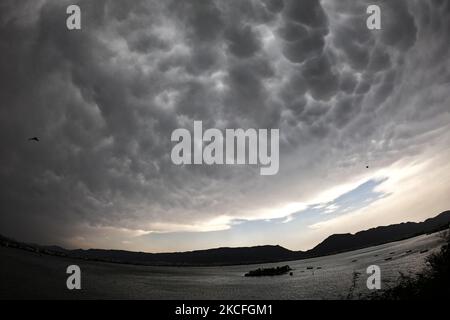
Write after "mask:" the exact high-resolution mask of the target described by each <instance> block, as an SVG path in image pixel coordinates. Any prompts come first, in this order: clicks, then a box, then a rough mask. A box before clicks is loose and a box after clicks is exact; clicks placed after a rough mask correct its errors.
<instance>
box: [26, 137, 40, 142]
mask: <svg viewBox="0 0 450 320" xmlns="http://www.w3.org/2000/svg"><path fill="white" fill-rule="evenodd" d="M28 141H36V142H39V138H38V137H33V138H28Z"/></svg>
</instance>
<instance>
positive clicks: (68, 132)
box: [0, 0, 450, 247]
mask: <svg viewBox="0 0 450 320" xmlns="http://www.w3.org/2000/svg"><path fill="white" fill-rule="evenodd" d="M377 3H378V4H379V5H380V7H381V10H382V30H376V31H371V30H368V29H367V28H366V18H367V14H366V7H367V6H368V5H369V4H372V2H369V1H358V2H356V1H349V0H344V1H331V0H330V1H317V0H307V1H294V0H285V1H283V0H261V1H250V0H247V1H238V0H233V1H163V2H162V1H143V0H138V1H130V2H125V1H109V0H99V1H78V2H77V4H78V5H79V6H80V7H81V11H82V30H80V31H68V30H67V29H66V27H65V25H66V24H65V20H66V17H67V15H66V13H65V10H66V7H67V5H69V4H72V2H70V3H69V2H68V1H56V0H55V1H51V0H47V1H45V0H40V1H31V0H30V1H21V2H20V3H17V2H16V1H9V0H6V1H2V3H1V4H0V9H1V10H0V12H1V14H0V52H1V53H0V55H1V59H0V83H1V90H0V101H1V107H0V112H1V117H0V132H1V136H2V139H3V147H2V149H3V152H2V153H1V158H0V161H1V162H0V164H1V166H0V181H1V182H0V205H1V211H2V214H1V218H0V220H1V223H0V225H1V229H0V231H1V232H2V233H6V234H11V235H14V236H17V237H18V238H22V239H30V240H33V241H44V242H57V243H62V244H72V245H81V246H85V245H87V244H86V243H83V239H86V238H87V237H90V239H91V242H89V244H90V245H101V246H104V244H103V243H101V242H99V241H97V242H96V240H93V239H96V237H97V238H99V237H102V238H106V239H110V241H112V242H110V243H113V244H115V245H117V244H118V243H119V242H120V241H122V240H123V241H128V239H129V238H133V237H136V236H141V235H143V234H148V233H155V232H156V233H157V232H186V231H214V230H226V229H229V228H232V227H233V223H234V222H235V221H241V220H244V221H245V220H247V221H257V220H261V219H274V218H286V217H288V216H290V215H291V214H292V213H294V212H297V211H301V210H302V209H304V208H305V207H306V206H307V205H310V204H314V203H326V202H329V201H332V200H333V199H335V198H337V197H338V196H339V195H341V194H342V193H345V192H347V191H349V190H351V189H352V188H354V187H355V186H357V185H358V184H359V183H361V182H363V181H364V179H370V176H371V175H376V174H378V172H382V171H383V170H385V171H386V170H387V168H392V167H393V166H396V165H397V164H398V163H399V161H400V162H401V163H403V165H404V167H403V168H404V169H407V168H408V167H409V166H410V165H412V163H416V162H421V161H427V160H428V159H429V158H430V157H431V156H432V155H436V153H442V154H445V155H447V153H445V152H444V151H443V150H444V149H445V148H447V146H448V145H449V144H448V141H449V124H450V115H449V106H450V95H449V94H448V89H449V83H450V70H449V68H450V52H449V50H450V49H449V48H450V46H449V45H448V39H449V30H450V19H449V18H450V6H449V4H448V2H447V1H426V2H425V1H418V0H408V1H377ZM194 120H202V121H203V125H204V127H206V128H208V127H215V128H219V129H224V128H279V129H280V152H281V154H280V161H281V163H280V172H279V174H278V175H276V176H273V177H261V176H260V175H259V174H258V172H259V170H258V168H256V167H249V166H233V167H230V166H184V167H180V166H175V165H173V164H172V162H171V160H170V151H171V148H172V143H171V141H170V135H171V132H172V131H173V130H174V129H176V128H180V127H186V128H192V125H193V121H194ZM30 136H39V137H40V138H41V142H39V143H30V142H28V141H27V138H28V137H30ZM446 159H447V160H448V158H446ZM366 165H369V167H370V169H366ZM398 170H400V169H398ZM400 171H401V170H400ZM400 171H395V172H394V171H389V174H390V175H391V176H389V175H388V174H387V178H388V180H387V181H389V179H391V181H392V180H395V174H397V173H399V172H400ZM425 174H426V172H425V171H424V172H419V173H417V176H416V177H417V178H420V177H421V176H422V175H425ZM443 174H444V173H443ZM446 174H447V175H448V172H447V173H446ZM447 181H448V180H447ZM386 183H387V182H386ZM411 183H412V182H411ZM401 187H402V188H403V186H401ZM439 190H441V191H442V189H439ZM391 191H392V190H391ZM399 192H400V191H399ZM380 201H381V200H380ZM440 201H441V202H442V203H441V205H440V206H438V207H443V206H445V205H447V206H448V205H449V203H445V200H442V199H441V200H440ZM434 213H435V212H424V214H430V215H432V214H434ZM384 214H385V215H387V216H389V215H392V214H394V213H392V212H385V213H384ZM361 219H363V218H361ZM386 221H390V220H389V219H387V220H386ZM377 222H378V221H377ZM380 222H382V221H380ZM242 244H243V245H245V243H242ZM205 246H207V245H206V244H205ZM174 247H175V246H174Z"/></svg>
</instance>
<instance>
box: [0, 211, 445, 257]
mask: <svg viewBox="0 0 450 320" xmlns="http://www.w3.org/2000/svg"><path fill="white" fill-rule="evenodd" d="M449 224H450V211H445V212H442V213H441V214H439V215H437V216H436V217H433V218H429V219H427V220H425V221H423V222H417V223H416V222H406V223H399V224H393V225H389V226H381V227H376V228H372V229H368V230H364V231H360V232H357V233H355V234H350V233H346V234H333V235H331V236H329V237H328V238H326V239H325V240H324V241H322V242H321V243H319V244H318V245H317V246H315V247H314V248H312V249H310V250H308V251H292V250H289V249H286V248H283V247H281V246H278V245H265V246H256V247H239V248H227V247H223V248H215V249H207V250H196V251H188V252H171V253H145V252H133V251H125V250H104V249H88V250H83V249H75V250H67V249H64V248H61V247H57V246H39V245H34V244H26V243H21V242H18V241H15V240H11V239H8V238H6V237H3V236H0V245H2V246H8V247H15V248H20V249H25V250H28V251H33V252H38V253H40V254H49V255H56V256H63V257H70V258H77V259H86V260H96V261H105V262H115V263H127V264H139V265H164V266H167V265H171V266H214V265H235V264H252V263H267V262H280V261H288V260H297V259H306V258H312V257H318V256H324V255H330V254H335V253H340V252H345V251H351V250H356V249H362V248H366V247H370V246H375V245H380V244H383V243H387V242H392V241H398V240H403V239H406V238H411V237H413V236H417V235H420V234H425V233H433V232H436V231H439V230H443V229H445V228H448V227H449Z"/></svg>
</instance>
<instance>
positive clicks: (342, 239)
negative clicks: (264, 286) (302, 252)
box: [307, 211, 450, 256]
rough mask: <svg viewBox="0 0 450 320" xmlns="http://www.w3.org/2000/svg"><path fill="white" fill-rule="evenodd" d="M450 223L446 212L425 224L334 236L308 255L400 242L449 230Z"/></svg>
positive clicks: (413, 223)
mask: <svg viewBox="0 0 450 320" xmlns="http://www.w3.org/2000/svg"><path fill="white" fill-rule="evenodd" d="M449 223H450V211H445V212H442V213H441V214H439V215H438V216H436V217H434V218H430V219H427V220H425V221H423V222H418V223H416V222H406V223H399V224H393V225H389V226H383V227H377V228H372V229H369V230H365V231H360V232H357V233H355V234H349V233H346V234H333V235H331V236H329V237H328V238H327V239H325V240H324V241H322V242H321V243H320V244H318V245H317V246H315V247H314V248H313V249H311V250H308V251H307V255H308V256H322V255H328V254H333V253H338V252H343V251H349V250H356V249H362V248H366V247H370V246H374V245H379V244H383V243H387V242H392V241H398V240H402V239H406V238H411V237H414V236H416V235H420V234H424V233H432V232H435V231H438V230H441V229H443V228H447V227H448V226H449Z"/></svg>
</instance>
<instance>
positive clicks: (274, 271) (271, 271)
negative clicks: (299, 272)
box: [245, 265, 292, 277]
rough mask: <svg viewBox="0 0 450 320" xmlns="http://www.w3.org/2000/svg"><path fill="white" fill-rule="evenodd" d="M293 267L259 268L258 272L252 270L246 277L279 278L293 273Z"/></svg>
mask: <svg viewBox="0 0 450 320" xmlns="http://www.w3.org/2000/svg"><path fill="white" fill-rule="evenodd" d="M291 270H292V269H291V267H289V266H288V265H285V266H282V267H275V268H264V269H261V268H258V269H256V270H251V271H249V272H247V273H246V274H245V276H246V277H262V276H279V275H282V274H286V273H288V272H289V271H291Z"/></svg>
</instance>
